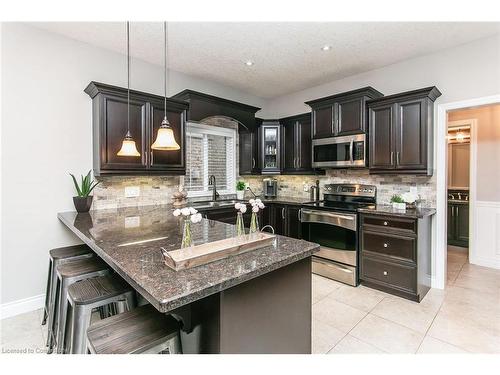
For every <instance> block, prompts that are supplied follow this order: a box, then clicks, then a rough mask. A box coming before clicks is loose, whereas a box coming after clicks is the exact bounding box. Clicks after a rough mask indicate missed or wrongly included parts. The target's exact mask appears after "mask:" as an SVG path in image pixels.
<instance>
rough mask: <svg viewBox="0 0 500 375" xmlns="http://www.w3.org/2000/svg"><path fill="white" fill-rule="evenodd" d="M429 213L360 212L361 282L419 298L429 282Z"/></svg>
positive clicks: (430, 242) (397, 293)
mask: <svg viewBox="0 0 500 375" xmlns="http://www.w3.org/2000/svg"><path fill="white" fill-rule="evenodd" d="M431 244H432V240H431V217H430V216H424V217H401V216H391V215H390V214H387V213H376V212H374V213H373V214H366V213H362V214H360V279H361V283H362V284H363V285H365V286H369V287H372V288H375V289H379V290H382V291H384V292H387V293H391V294H394V295H397V296H400V297H404V298H407V299H410V300H413V301H417V302H420V301H421V300H422V298H424V296H425V294H426V293H427V292H428V291H429V289H430V286H431V272H432V267H431Z"/></svg>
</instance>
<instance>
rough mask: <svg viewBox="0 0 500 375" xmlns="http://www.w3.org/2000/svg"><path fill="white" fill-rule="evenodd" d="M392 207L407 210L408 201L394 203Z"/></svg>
mask: <svg viewBox="0 0 500 375" xmlns="http://www.w3.org/2000/svg"><path fill="white" fill-rule="evenodd" d="M392 208H394V209H395V210H401V211H406V203H396V202H393V203H392Z"/></svg>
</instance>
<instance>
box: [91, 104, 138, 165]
mask: <svg viewBox="0 0 500 375" xmlns="http://www.w3.org/2000/svg"><path fill="white" fill-rule="evenodd" d="M101 100H103V103H102V104H103V106H102V110H103V113H102V116H103V117H102V122H103V123H102V126H101V128H100V131H99V133H100V134H99V137H100V138H101V139H100V142H99V141H97V140H96V139H94V142H97V143H95V144H100V145H101V149H100V150H99V151H100V153H101V158H100V159H101V166H100V168H101V170H131V171H132V170H143V169H144V170H145V169H146V168H147V155H146V153H145V151H146V143H147V142H146V135H147V104H146V102H145V101H142V100H139V99H135V98H131V99H130V134H131V136H132V138H133V139H134V141H135V144H136V147H137V151H139V152H140V154H141V156H118V155H116V154H117V152H118V151H119V150H120V148H121V146H122V142H123V138H124V137H125V134H126V133H127V98H126V97H120V96H103V97H102V99H101ZM98 115H99V114H98Z"/></svg>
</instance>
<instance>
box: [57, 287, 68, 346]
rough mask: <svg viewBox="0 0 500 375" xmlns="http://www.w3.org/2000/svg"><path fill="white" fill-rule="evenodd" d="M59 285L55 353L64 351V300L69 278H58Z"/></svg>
mask: <svg viewBox="0 0 500 375" xmlns="http://www.w3.org/2000/svg"><path fill="white" fill-rule="evenodd" d="M59 282H60V287H59V291H60V293H59V302H58V306H59V311H58V314H57V326H56V332H57V335H56V344H57V353H58V354H61V353H64V333H65V328H66V327H65V325H66V313H67V311H68V303H67V301H66V299H67V296H68V288H69V286H70V283H69V280H68V279H66V278H63V279H62V280H61V279H59Z"/></svg>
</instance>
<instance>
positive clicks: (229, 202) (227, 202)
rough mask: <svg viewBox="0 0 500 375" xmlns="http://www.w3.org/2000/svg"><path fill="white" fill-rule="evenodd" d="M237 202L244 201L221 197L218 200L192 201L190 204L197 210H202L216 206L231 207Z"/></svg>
mask: <svg viewBox="0 0 500 375" xmlns="http://www.w3.org/2000/svg"><path fill="white" fill-rule="evenodd" d="M238 202H244V201H240V200H238V199H221V200H218V201H201V202H193V203H192V204H191V206H192V207H194V208H196V209H197V210H203V209H209V208H218V207H231V206H234V205H235V204H236V203H238Z"/></svg>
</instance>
